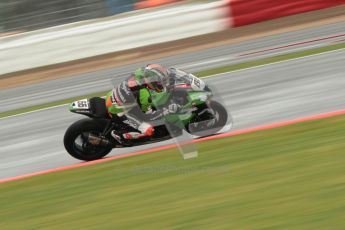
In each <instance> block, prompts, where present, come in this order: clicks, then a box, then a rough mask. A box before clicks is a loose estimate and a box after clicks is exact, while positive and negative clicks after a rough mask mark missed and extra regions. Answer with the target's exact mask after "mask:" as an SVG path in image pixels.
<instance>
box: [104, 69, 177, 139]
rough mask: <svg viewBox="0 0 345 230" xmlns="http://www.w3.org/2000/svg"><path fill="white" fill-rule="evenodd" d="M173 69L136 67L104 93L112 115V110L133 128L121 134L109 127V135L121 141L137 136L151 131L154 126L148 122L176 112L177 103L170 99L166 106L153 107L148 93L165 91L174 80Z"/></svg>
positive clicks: (147, 135)
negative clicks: (110, 129) (123, 79)
mask: <svg viewBox="0 0 345 230" xmlns="http://www.w3.org/2000/svg"><path fill="white" fill-rule="evenodd" d="M173 73H174V69H168V68H165V67H163V66H161V65H158V64H149V65H147V66H146V67H142V68H139V69H137V70H136V71H135V72H134V73H133V74H132V75H131V76H130V77H129V78H128V79H127V80H125V81H123V82H122V83H121V84H119V85H118V86H116V87H115V88H114V89H113V90H112V91H111V92H109V93H108V94H107V97H106V106H107V110H108V113H109V115H110V116H111V117H113V116H114V115H115V114H116V116H118V117H120V119H121V120H122V121H123V122H124V123H126V124H128V125H129V126H131V127H132V128H134V130H133V131H132V132H128V133H125V134H122V137H121V136H119V134H117V133H116V130H114V131H112V133H111V134H112V136H113V137H114V138H115V139H116V140H117V141H119V142H120V143H121V142H122V138H123V139H127V140H131V139H139V138H143V137H150V136H152V135H153V132H154V128H153V126H152V125H151V124H150V123H149V122H150V121H153V120H155V119H157V118H159V117H162V116H163V115H167V114H169V113H175V112H177V110H178V108H179V107H180V106H179V105H177V104H175V103H171V104H170V105H169V106H168V107H166V108H161V109H159V108H158V109H157V110H156V111H153V110H152V100H151V96H152V95H153V94H155V93H162V92H166V91H167V90H168V88H169V87H170V86H171V85H172V84H173V82H174V80H173V78H174V74H173Z"/></svg>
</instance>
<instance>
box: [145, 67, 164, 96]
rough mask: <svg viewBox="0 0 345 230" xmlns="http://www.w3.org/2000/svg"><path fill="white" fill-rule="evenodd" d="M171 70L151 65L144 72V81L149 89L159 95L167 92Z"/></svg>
mask: <svg viewBox="0 0 345 230" xmlns="http://www.w3.org/2000/svg"><path fill="white" fill-rule="evenodd" d="M169 76H170V71H169V69H167V68H165V67H163V66H161V65H158V64H149V65H147V66H146V67H145V70H144V81H145V84H146V85H147V87H148V88H149V89H151V90H154V91H156V92H158V93H161V92H165V91H166V89H167V86H168V84H169Z"/></svg>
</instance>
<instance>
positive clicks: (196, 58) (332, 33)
mask: <svg viewBox="0 0 345 230" xmlns="http://www.w3.org/2000/svg"><path fill="white" fill-rule="evenodd" d="M325 38H326V39H325ZM344 39H345V22H340V23H335V24H331V25H326V26H322V27H319V28H311V29H307V30H299V31H294V32H289V33H283V34H280V35H274V36H269V37H264V38H260V39H255V40H250V41H246V42H242V43H240V44H234V45H226V46H220V47H215V48H211V49H205V50H201V51H196V52H191V53H186V54H181V55H176V56H171V57H166V58H162V59H158V60H152V62H151V63H162V64H165V65H167V66H177V67H180V68H183V69H185V70H187V71H190V72H196V71H201V70H206V69H210V68H213V67H218V66H224V65H229V64H235V63H239V62H244V61H249V60H255V59H260V58H264V57H270V56H275V55H278V54H284V53H290V52H296V51H300V50H305V49H310V48H315V47H320V46H326V45H330V44H336V42H338V41H341V40H344ZM145 64H147V63H135V64H131V65H126V66H122V67H118V68H112V69H105V70H102V71H97V72H93V73H86V74H81V75H79V76H71V77H67V78H63V79H59V80H52V81H48V82H43V83H40V84H34V85H31V86H25V87H19V88H14V89H7V90H1V91H0V98H1V100H0V112H4V111H9V110H13V109H17V108H23V107H28V106H32V105H37V104H43V103H47V102H52V101H57V100H61V99H66V98H71V97H74V96H80V95H86V94H90V93H95V92H100V91H105V90H109V89H110V88H111V86H112V84H113V83H112V82H111V80H110V79H111V78H115V79H116V80H115V82H119V81H121V80H123V79H124V78H125V77H127V76H128V75H129V73H130V72H132V71H133V70H134V69H136V68H138V67H140V66H143V65H145Z"/></svg>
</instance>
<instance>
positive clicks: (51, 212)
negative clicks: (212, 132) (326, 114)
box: [0, 116, 345, 230]
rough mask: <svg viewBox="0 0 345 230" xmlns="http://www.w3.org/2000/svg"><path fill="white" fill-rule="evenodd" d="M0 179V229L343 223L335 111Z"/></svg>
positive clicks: (343, 176)
mask: <svg viewBox="0 0 345 230" xmlns="http://www.w3.org/2000/svg"><path fill="white" fill-rule="evenodd" d="M197 147H198V149H199V153H200V154H199V157H198V158H195V159H191V160H186V161H184V160H182V159H181V158H180V155H179V154H178V153H177V150H175V149H172V150H169V151H164V152H157V153H151V154H147V155H141V156H135V157H130V158H124V159H119V160H114V161H110V162H107V163H102V164H98V165H94V166H89V167H84V168H79V169H74V170H69V171H64V172H59V173H53V174H48V175H43V176H38V177H33V178H29V179H25V180H21V181H15V182H10V183H6V184H1V185H0V194H1V196H0V197H1V210H0V223H1V229H4V230H5V229H6V230H7V229H8V230H9V229H16V230H17V229H35V230H36V229H52V230H53V229H59V230H60V229H150V230H151V229H198V230H199V229H207V230H209V229H227V230H228V229H240V230H246V229H248V230H249V229H250V230H253V229H291V230H296V229H298V230H301V229H302V230H303V229H306V230H310V229H327V230H328V229H332V230H337V229H339V230H341V229H345V222H344V219H343V218H344V216H345V199H344V194H345V167H344V165H345V154H344V153H345V152H344V149H345V116H337V117H334V118H329V119H323V120H319V121H312V122H305V123H300V124H296V125H291V126H286V127H281V128H278V129H272V130H266V131H260V132H255V133H251V134H246V135H241V136H235V137H231V138H224V139H219V140H214V141H207V142H203V143H199V144H198V146H197Z"/></svg>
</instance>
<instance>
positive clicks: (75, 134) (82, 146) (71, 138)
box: [64, 118, 112, 161]
mask: <svg viewBox="0 0 345 230" xmlns="http://www.w3.org/2000/svg"><path fill="white" fill-rule="evenodd" d="M103 129H104V127H103V126H102V125H101V124H100V123H98V122H96V121H95V120H93V119H89V118H86V119H82V120H79V121H77V122H75V123H73V124H72V125H71V126H70V127H69V128H68V129H67V130H66V133H65V136H64V145H65V148H66V150H67V152H68V153H69V154H70V155H71V156H72V157H74V158H76V159H78V160H82V161H92V160H97V159H101V158H103V157H104V156H106V155H107V154H108V153H110V151H111V150H112V146H100V145H93V144H91V143H89V142H88V141H87V138H86V136H87V135H89V134H92V135H96V136H98V135H99V134H101V133H102V131H103Z"/></svg>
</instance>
